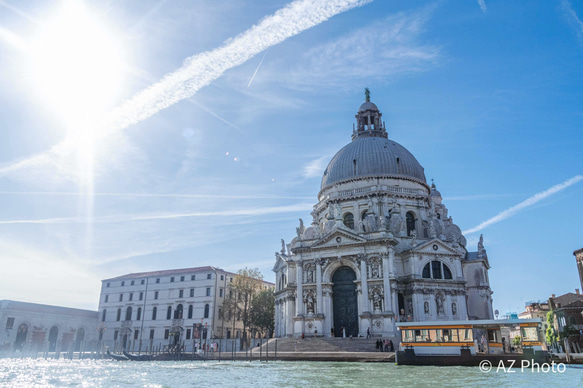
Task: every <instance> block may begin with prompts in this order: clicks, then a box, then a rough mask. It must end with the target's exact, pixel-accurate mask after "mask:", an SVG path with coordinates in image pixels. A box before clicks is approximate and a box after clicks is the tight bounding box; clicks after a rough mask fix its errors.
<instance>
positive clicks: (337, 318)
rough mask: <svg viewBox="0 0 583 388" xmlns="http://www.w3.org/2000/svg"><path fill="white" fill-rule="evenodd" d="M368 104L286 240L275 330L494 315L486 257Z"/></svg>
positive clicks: (361, 328)
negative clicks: (307, 217)
mask: <svg viewBox="0 0 583 388" xmlns="http://www.w3.org/2000/svg"><path fill="white" fill-rule="evenodd" d="M381 117H382V113H381V112H380V111H379V109H378V108H377V106H376V105H375V104H374V103H372V102H371V101H370V94H369V93H368V90H367V93H366V102H365V103H363V104H362V105H361V106H360V108H359V109H358V113H357V114H356V125H355V126H354V127H353V132H352V141H351V142H350V143H349V144H348V145H346V146H345V147H344V148H342V149H341V150H340V151H338V153H336V155H335V156H334V157H333V158H332V160H331V161H330V163H329V164H328V167H327V168H326V170H325V171H324V175H323V177H322V185H321V189H320V192H319V193H318V202H317V203H316V205H315V206H314V210H313V211H312V214H311V215H312V221H311V225H309V226H308V227H306V226H305V225H304V222H303V220H302V219H300V224H299V226H298V227H297V228H296V235H295V237H294V238H293V239H292V240H291V242H290V243H289V244H285V241H284V240H282V241H281V244H282V246H281V251H280V252H276V263H275V266H274V267H273V271H274V272H275V274H276V290H275V336H276V337H299V336H302V335H312V336H314V335H316V336H343V335H344V336H347V337H348V336H354V337H357V336H366V335H367V332H369V331H370V333H371V335H373V336H383V337H394V336H396V334H397V333H396V326H395V323H396V322H402V321H408V322H416V321H456V320H467V319H493V314H492V298H491V296H492V291H491V290H490V284H489V279H488V269H489V268H490V266H489V263H488V256H487V254H486V250H485V249H484V245H483V239H482V237H481V236H480V240H479V242H478V246H477V251H474V252H469V250H468V249H469V247H467V246H466V245H467V242H466V239H465V237H464V236H463V235H462V233H461V229H460V228H459V227H458V226H457V225H456V224H454V222H453V219H452V217H451V216H450V215H449V214H448V209H447V208H446V207H445V205H444V204H443V203H442V197H441V193H440V192H439V191H438V190H437V188H436V186H435V184H431V186H429V184H428V183H427V181H426V179H425V173H424V169H423V167H421V165H420V164H419V162H418V161H417V159H415V157H414V156H413V155H412V154H411V153H410V152H409V151H408V150H407V149H406V148H405V147H403V146H402V145H400V144H398V143H396V142H395V141H393V140H390V139H389V138H388V133H387V129H386V126H385V123H384V122H383V120H382V118H381Z"/></svg>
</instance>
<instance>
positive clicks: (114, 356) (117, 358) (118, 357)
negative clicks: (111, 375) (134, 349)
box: [106, 349, 129, 361]
mask: <svg viewBox="0 0 583 388" xmlns="http://www.w3.org/2000/svg"><path fill="white" fill-rule="evenodd" d="M106 354H107V355H108V356H109V357H110V358H112V359H114V360H115V361H129V359H128V358H127V357H126V356H123V355H120V354H113V353H110V352H109V349H107V353H106Z"/></svg>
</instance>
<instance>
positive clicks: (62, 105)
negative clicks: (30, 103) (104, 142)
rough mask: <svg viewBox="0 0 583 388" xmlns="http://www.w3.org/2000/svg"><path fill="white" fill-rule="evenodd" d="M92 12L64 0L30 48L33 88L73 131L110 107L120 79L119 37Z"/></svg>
mask: <svg viewBox="0 0 583 388" xmlns="http://www.w3.org/2000/svg"><path fill="white" fill-rule="evenodd" d="M94 15H95V12H91V11H90V10H89V9H87V8H86V6H85V4H84V3H83V2H82V1H74V0H66V1H63V3H62V5H61V8H60V10H59V11H58V12H57V13H56V15H55V16H54V17H53V18H52V19H51V20H49V21H48V22H47V23H46V24H44V25H43V26H42V27H41V29H40V31H39V34H38V37H37V39H35V41H34V42H33V44H32V47H31V50H30V54H31V62H32V79H33V80H34V81H33V82H34V88H35V89H36V91H37V92H38V93H39V94H40V95H41V96H42V98H43V100H44V101H45V102H46V103H47V104H48V105H49V106H50V109H52V110H54V111H55V113H57V114H58V116H60V117H61V118H62V119H63V121H64V123H65V124H66V126H67V131H68V134H69V135H71V136H78V135H80V134H82V133H83V132H84V131H86V130H88V129H87V127H88V125H87V123H90V122H92V121H94V120H95V118H96V116H97V115H99V114H102V113H103V112H104V110H106V109H108V108H110V107H111V105H112V103H113V102H114V100H115V98H116V97H117V95H118V93H119V89H120V84H121V82H122V73H123V61H122V55H121V49H120V47H119V45H118V44H117V42H118V41H119V39H117V40H116V39H115V38H114V36H112V34H111V33H110V32H109V29H108V28H107V23H105V22H104V21H103V20H99V19H98V18H97V17H96V16H94Z"/></svg>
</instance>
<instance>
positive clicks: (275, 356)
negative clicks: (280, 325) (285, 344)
mask: <svg viewBox="0 0 583 388" xmlns="http://www.w3.org/2000/svg"><path fill="white" fill-rule="evenodd" d="M273 361H277V338H276V339H275V355H274V356H273Z"/></svg>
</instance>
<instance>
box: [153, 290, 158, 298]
mask: <svg viewBox="0 0 583 388" xmlns="http://www.w3.org/2000/svg"><path fill="white" fill-rule="evenodd" d="M154 299H158V291H156V292H154Z"/></svg>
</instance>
